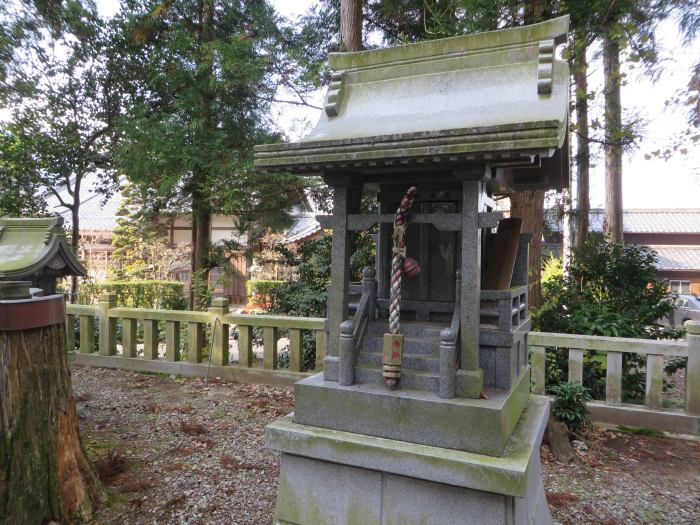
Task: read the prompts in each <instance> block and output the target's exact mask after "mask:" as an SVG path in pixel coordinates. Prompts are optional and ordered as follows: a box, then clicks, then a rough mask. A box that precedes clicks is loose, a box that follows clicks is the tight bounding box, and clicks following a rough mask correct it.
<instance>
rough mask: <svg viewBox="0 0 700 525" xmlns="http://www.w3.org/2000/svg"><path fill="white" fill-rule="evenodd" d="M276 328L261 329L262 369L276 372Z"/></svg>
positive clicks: (266, 327) (265, 327)
mask: <svg viewBox="0 0 700 525" xmlns="http://www.w3.org/2000/svg"><path fill="white" fill-rule="evenodd" d="M277 335H278V333H277V327H275V326H264V327H263V368H264V369H265V370H277Z"/></svg>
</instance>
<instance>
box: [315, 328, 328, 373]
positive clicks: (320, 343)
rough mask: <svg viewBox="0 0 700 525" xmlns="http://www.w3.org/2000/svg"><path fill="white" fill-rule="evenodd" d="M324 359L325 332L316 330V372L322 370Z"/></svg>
mask: <svg viewBox="0 0 700 525" xmlns="http://www.w3.org/2000/svg"><path fill="white" fill-rule="evenodd" d="M324 357H326V331H325V330H324V329H321V330H316V369H315V370H316V371H319V370H322V369H323V358H324Z"/></svg>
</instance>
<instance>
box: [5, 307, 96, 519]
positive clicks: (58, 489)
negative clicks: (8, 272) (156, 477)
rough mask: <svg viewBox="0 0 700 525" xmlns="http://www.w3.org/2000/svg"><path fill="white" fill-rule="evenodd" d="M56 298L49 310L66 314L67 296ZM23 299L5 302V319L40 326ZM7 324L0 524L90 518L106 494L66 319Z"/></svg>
mask: <svg viewBox="0 0 700 525" xmlns="http://www.w3.org/2000/svg"><path fill="white" fill-rule="evenodd" d="M56 300H57V302H58V304H57V305H55V306H53V307H51V308H52V309H58V310H60V312H59V313H60V315H61V316H64V315H65V313H63V312H64V311H63V308H65V307H64V302H63V298H61V297H58V298H56ZM13 302H15V301H8V303H13ZM42 302H43V303H44V304H43V305H42V306H44V307H47V303H48V301H42ZM17 303H20V301H17ZM22 303H24V304H19V305H13V304H9V305H8V304H5V305H4V306H5V312H6V313H7V317H6V318H4V319H3V320H2V321H3V322H4V323H5V324H8V323H10V324H14V325H17V324H23V325H24V326H32V325H34V326H35V325H36V324H37V316H38V318H39V319H43V318H42V317H41V316H42V315H44V314H42V313H41V312H37V311H36V309H32V310H31V312H28V311H27V309H28V306H27V303H26V302H25V301H22ZM32 306H33V305H32ZM44 309H45V310H46V309H48V308H44ZM12 310H14V312H13V311H12ZM28 313H31V314H32V315H27V314H28ZM12 317H14V321H13V320H12V319H11V318H12ZM30 317H31V322H29V323H26V319H27V318H30ZM38 324H42V322H41V321H40V322H39V323H38ZM5 328H8V330H5V329H3V328H2V327H0V523H7V524H10V523H11V524H13V525H14V524H16V525H25V524H26V525H33V524H38V523H46V522H52V523H53V520H55V521H60V522H62V523H74V522H76V521H78V522H82V521H87V520H90V519H91V517H92V515H93V512H94V507H95V504H96V503H98V502H99V501H100V500H102V499H103V497H104V494H103V492H102V489H101V487H100V483H99V481H98V480H97V477H96V476H95V474H94V472H93V470H92V468H91V466H90V464H89V463H88V461H87V459H86V458H85V454H84V452H83V447H82V444H81V441H80V435H79V433H78V417H77V415H76V409H75V400H74V399H73V396H72V391H71V382H70V370H69V368H68V358H67V357H68V356H67V353H66V332H65V324H64V323H60V322H59V323H58V324H53V325H48V326H39V327H36V328H22V327H19V328H18V327H17V326H13V327H9V326H6V327H5Z"/></svg>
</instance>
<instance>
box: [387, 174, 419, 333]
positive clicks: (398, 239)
mask: <svg viewBox="0 0 700 525" xmlns="http://www.w3.org/2000/svg"><path fill="white" fill-rule="evenodd" d="M417 196H418V188H416V187H415V186H412V187H410V188H409V189H408V191H407V192H406V194H405V195H404V196H403V198H402V199H401V203H400V204H399V207H398V208H397V210H396V217H395V218H394V233H393V235H392V240H393V258H392V260H391V282H390V295H389V333H391V334H398V333H399V330H400V329H401V273H402V270H401V267H402V265H403V262H404V260H405V259H406V243H405V241H404V234H405V233H406V223H407V222H408V209H409V208H410V207H411V206H412V205H413V201H414V200H415V199H416V197H417Z"/></svg>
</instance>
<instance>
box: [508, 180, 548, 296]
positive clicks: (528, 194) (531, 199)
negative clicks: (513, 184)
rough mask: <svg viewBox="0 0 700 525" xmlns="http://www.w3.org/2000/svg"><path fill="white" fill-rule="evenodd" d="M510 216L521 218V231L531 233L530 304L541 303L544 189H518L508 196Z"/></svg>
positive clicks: (529, 266)
mask: <svg viewBox="0 0 700 525" xmlns="http://www.w3.org/2000/svg"><path fill="white" fill-rule="evenodd" d="M510 216H511V217H517V218H519V219H522V220H523V228H522V232H523V233H532V235H533V237H532V242H531V243H530V257H529V260H528V264H527V266H528V283H529V288H530V306H531V307H533V308H539V307H540V306H541V305H542V294H541V291H540V274H541V273H542V272H541V270H542V232H543V230H544V191H543V190H536V191H520V192H517V193H514V194H512V195H511V196H510Z"/></svg>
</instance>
